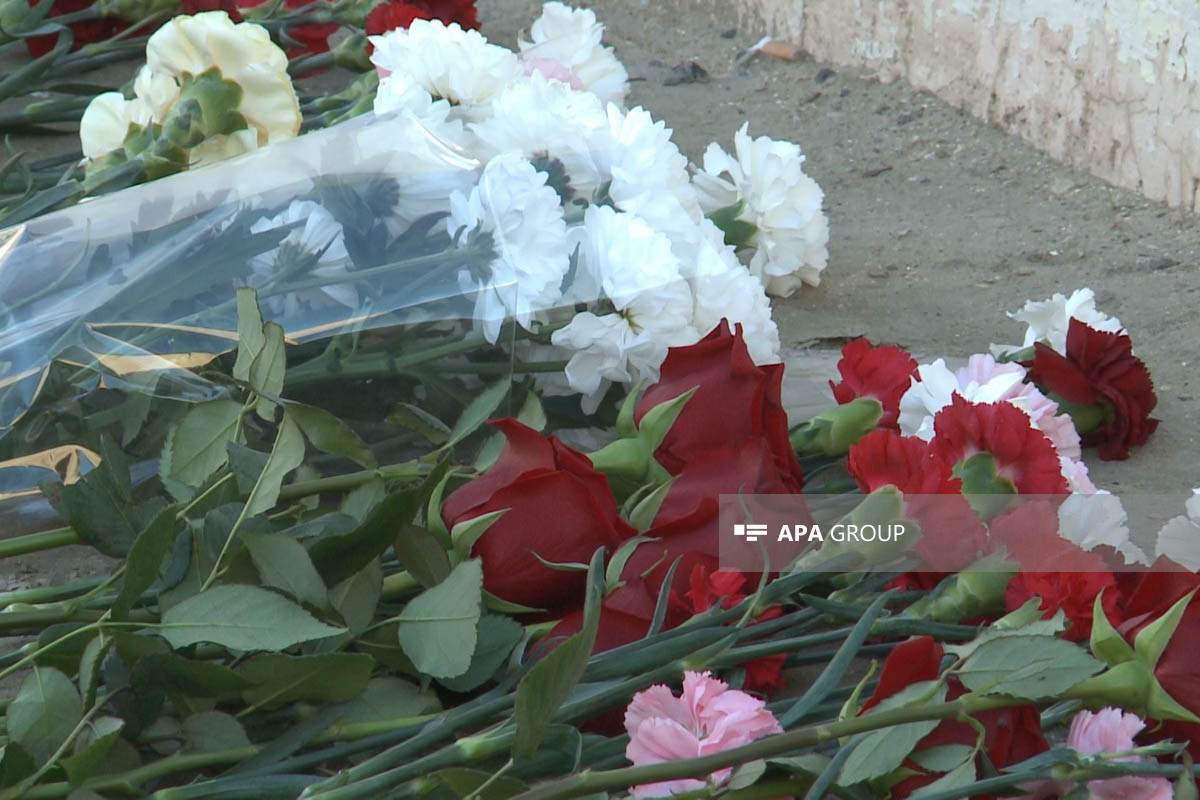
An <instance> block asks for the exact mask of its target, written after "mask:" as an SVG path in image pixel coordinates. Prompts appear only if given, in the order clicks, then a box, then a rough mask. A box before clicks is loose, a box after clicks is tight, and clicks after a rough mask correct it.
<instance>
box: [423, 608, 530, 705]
mask: <svg viewBox="0 0 1200 800" xmlns="http://www.w3.org/2000/svg"><path fill="white" fill-rule="evenodd" d="M524 636H525V628H524V626H522V625H521V624H520V623H519V622H517V621H516V620H514V619H512V618H511V617H504V616H500V615H497V614H484V615H482V616H481V617H480V618H479V628H478V633H477V636H476V641H475V652H474V653H473V654H472V655H471V666H470V667H468V668H467V671H466V672H464V673H463V674H462V675H458V676H457V677H454V678H442V679H440V680H439V681H438V683H440V684H442V686H445V687H446V688H447V689H449V690H450V691H452V692H469V691H472V690H473V689H478V688H479V687H480V686H482V685H483V684H485V683H487V682H488V681H489V680H490V679H491V678H492V676H493V675H495V674H496V670H498V669H500V667H501V666H503V665H504V662H505V661H507V660H508V657H509V655H510V654H511V653H512V650H513V648H514V647H516V646H517V643H518V642H520V641H521V639H522V638H523V637H524Z"/></svg>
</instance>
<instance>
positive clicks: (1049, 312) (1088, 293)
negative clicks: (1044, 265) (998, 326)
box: [992, 289, 1125, 355]
mask: <svg viewBox="0 0 1200 800" xmlns="http://www.w3.org/2000/svg"><path fill="white" fill-rule="evenodd" d="M1008 316H1009V317H1011V318H1012V319H1015V320H1017V321H1018V322H1024V323H1025V324H1026V325H1028V326H1029V327H1027V328H1026V329H1025V340H1024V341H1023V342H1022V343H1021V344H1019V345H998V344H994V345H992V352H994V353H996V354H997V355H1006V354H1008V353H1015V352H1017V351H1018V350H1023V349H1025V348H1027V347H1033V345H1034V343H1036V342H1045V343H1047V344H1049V345H1050V347H1051V348H1053V349H1054V350H1056V351H1057V352H1059V353H1065V352H1067V328H1068V326H1069V325H1070V324H1071V320H1072V319H1077V320H1079V321H1080V322H1083V323H1085V324H1087V325H1089V326H1091V327H1092V328H1095V329H1096V330H1098V331H1109V332H1112V333H1123V332H1124V331H1125V329H1124V328H1123V327H1121V321H1120V320H1119V319H1117V318H1116V317H1110V316H1108V315H1107V314H1105V313H1104V312H1102V311H1099V310H1098V309H1097V308H1096V295H1095V293H1094V292H1093V291H1092V290H1091V289H1076V290H1075V291H1074V292H1072V293H1071V296H1070V297H1063V296H1062V295H1061V294H1059V293H1057V292H1056V293H1055V294H1054V296H1053V297H1051V298H1049V299H1048V300H1041V301H1037V302H1035V301H1033V300H1029V301H1027V302H1026V303H1025V307H1024V308H1022V309H1021V310H1020V311H1012V312H1010V313H1009V315H1008Z"/></svg>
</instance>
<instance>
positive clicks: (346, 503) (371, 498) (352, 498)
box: [341, 478, 387, 522]
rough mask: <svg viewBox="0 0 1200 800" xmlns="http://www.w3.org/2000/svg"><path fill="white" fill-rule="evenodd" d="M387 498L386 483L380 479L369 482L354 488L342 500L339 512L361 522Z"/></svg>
mask: <svg viewBox="0 0 1200 800" xmlns="http://www.w3.org/2000/svg"><path fill="white" fill-rule="evenodd" d="M386 496H387V483H386V482H385V481H383V480H382V479H380V478H376V479H374V480H369V481H367V482H366V483H364V484H362V485H361V486H357V487H355V488H354V489H353V490H352V491H351V492H350V494H348V495H346V498H345V499H344V500H342V505H341V512H342V513H343V514H345V515H347V516H349V517H353V518H354V520H355V522H362V521H363V520H365V519H366V518H367V517H368V516H370V514H371V512H372V511H374V510H375V506H377V505H379V504H380V502H382V501H383V498H384V497H386Z"/></svg>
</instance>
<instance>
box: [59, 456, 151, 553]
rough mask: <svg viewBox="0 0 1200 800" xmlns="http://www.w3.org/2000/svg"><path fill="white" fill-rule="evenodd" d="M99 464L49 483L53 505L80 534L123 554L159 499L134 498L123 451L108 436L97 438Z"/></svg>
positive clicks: (104, 549)
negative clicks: (67, 479)
mask: <svg viewBox="0 0 1200 800" xmlns="http://www.w3.org/2000/svg"><path fill="white" fill-rule="evenodd" d="M100 455H101V459H102V460H101V461H100V464H99V465H98V466H97V467H96V468H95V469H93V470H92V471H90V472H89V473H88V474H86V475H84V476H83V477H82V478H81V479H80V480H78V481H76V482H75V483H72V484H67V485H59V484H52V487H53V488H51V489H49V491H51V492H52V493H58V495H59V497H58V499H57V502H56V505H57V507H58V510H59V511H60V512H62V514H63V515H64V516H65V517H66V518H67V521H68V522H70V524H71V527H72V528H74V529H75V532H76V533H78V534H79V538H80V539H82V540H83V541H84V542H86V543H88V544H90V545H91V546H92V547H95V548H96V549H97V550H99V551H100V552H101V553H103V554H105V555H106V556H111V557H114V558H122V557H124V556H125V555H126V554H128V552H129V548H130V547H131V546H132V545H133V542H134V540H135V539H136V538H137V535H138V533H139V532H140V531H141V530H142V528H144V527H145V526H146V523H147V522H149V521H150V519H151V518H152V517H153V516H154V515H155V513H157V512H158V510H159V509H160V508H162V505H163V503H162V500H161V499H160V498H155V499H153V500H152V501H150V502H141V501H138V500H135V498H134V494H133V486H132V483H131V481H130V478H129V465H128V462H127V461H126V459H125V454H124V453H122V452H121V449H120V448H119V447H117V445H116V443H115V442H113V440H112V439H110V438H109V437H108V436H102V437H101V439H100Z"/></svg>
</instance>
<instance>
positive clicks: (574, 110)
mask: <svg viewBox="0 0 1200 800" xmlns="http://www.w3.org/2000/svg"><path fill="white" fill-rule="evenodd" d="M469 128H470V130H471V133H472V135H473V137H474V143H473V148H472V149H473V150H475V151H477V152H479V153H480V154H481V155H483V156H484V157H491V156H494V155H497V154H499V153H509V152H515V153H520V154H522V155H524V156H525V157H526V158H529V159H534V158H539V157H549V158H555V159H558V160H559V161H560V162H561V163H562V165H563V168H564V169H565V170H566V173H567V178H568V180H569V182H570V184H571V187H572V188H573V189H574V190H575V192H576V194H577V195H579V196H580V197H582V198H583V199H585V200H588V199H590V198H591V196H592V194H593V192H595V191H596V189H598V188H599V187H600V184H601V183H602V182H603V181H604V180H607V179H608V175H607V174H606V172H607V169H608V165H607V164H605V165H604V167H603V169H604V170H605V171H606V172H605V173H602V172H601V169H602V168H601V166H600V165H599V164H598V163H597V158H596V156H595V155H594V154H593V147H594V146H595V145H596V144H597V142H598V141H599V140H601V139H602V138H603V139H605V140H606V139H607V133H608V116H607V115H606V114H605V111H604V106H603V105H602V104H601V103H600V101H599V100H598V99H596V97H595V95H592V94H590V93H588V92H577V91H574V90H573V89H571V88H570V87H568V86H567V85H566V84H564V83H559V82H558V81H550V80H546V79H545V78H543V77H541V76H539V75H532V76H530V77H529V78H528V79H527V80H520V81H514V82H513V83H511V84H509V85H508V86H506V87H505V88H504V89H502V90H501V91H499V92H497V93H496V95H495V96H494V97H493V98H492V100H491V103H490V114H488V115H487V117H486V118H484V119H483V120H481V121H479V122H475V123H473V124H471V125H470V126H469Z"/></svg>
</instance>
